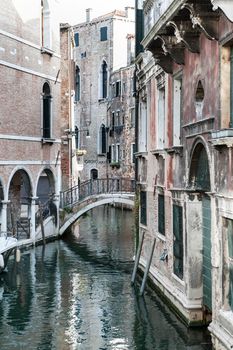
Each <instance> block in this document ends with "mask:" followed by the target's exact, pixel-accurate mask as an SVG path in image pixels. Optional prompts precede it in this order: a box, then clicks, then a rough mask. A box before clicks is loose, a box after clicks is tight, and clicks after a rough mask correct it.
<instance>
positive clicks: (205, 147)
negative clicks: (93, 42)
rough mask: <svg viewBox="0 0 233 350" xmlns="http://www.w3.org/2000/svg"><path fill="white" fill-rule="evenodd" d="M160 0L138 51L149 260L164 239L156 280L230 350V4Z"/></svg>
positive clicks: (147, 6) (152, 5) (143, 221)
mask: <svg viewBox="0 0 233 350" xmlns="http://www.w3.org/2000/svg"><path fill="white" fill-rule="evenodd" d="M223 3H224V1H223ZM225 3H226V2H225ZM157 5H158V4H157V1H149V0H148V1H145V2H144V9H143V10H144V16H145V36H144V39H143V41H142V43H143V46H144V48H145V49H147V50H148V51H149V52H148V51H147V52H144V53H141V54H139V55H138V57H137V77H138V101H139V108H138V113H139V120H138V126H139V127H138V134H139V139H138V153H137V159H138V183H139V188H140V199H141V202H140V223H139V226H140V236H142V232H143V231H145V239H144V243H143V250H142V256H141V260H140V262H141V267H145V265H146V262H147V260H148V258H149V255H150V251H151V245H152V242H153V241H154V239H155V240H156V241H155V249H154V252H153V259H152V264H151V268H150V278H151V279H152V280H153V282H154V284H155V285H156V286H157V287H158V288H160V290H161V291H162V292H163V293H164V295H165V296H166V297H167V299H168V300H169V301H170V302H171V304H172V305H173V307H174V308H175V309H176V311H177V312H178V313H179V314H180V315H181V317H183V318H184V319H185V320H186V322H187V323H188V324H189V325H198V324H209V329H210V331H211V334H212V338H213V344H214V347H215V348H216V349H219V350H220V349H230V348H231V347H232V345H233V336H232V335H233V331H232V317H233V308H232V283H233V280H232V272H231V271H232V237H233V231H232V218H233V216H232V214H233V212H232V210H231V207H232V184H231V182H232V164H231V158H232V157H231V147H232V130H231V127H232V107H231V106H232V95H231V94H232V67H233V66H232V58H231V55H232V54H230V53H232V39H233V24H232V22H231V21H230V15H229V16H227V11H224V8H222V9H221V6H220V2H219V6H220V8H217V7H216V8H214V9H213V4H212V2H211V1H210V0H206V1H197V2H196V1H170V2H169V1H164V2H162V3H161V4H160V8H159V10H158V7H157ZM231 6H232V5H231ZM232 11H233V7H231V9H230V12H229V14H230V13H232Z"/></svg>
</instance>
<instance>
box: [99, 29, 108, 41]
mask: <svg viewBox="0 0 233 350" xmlns="http://www.w3.org/2000/svg"><path fill="white" fill-rule="evenodd" d="M106 40H108V28H107V27H101V28H100V41H106Z"/></svg>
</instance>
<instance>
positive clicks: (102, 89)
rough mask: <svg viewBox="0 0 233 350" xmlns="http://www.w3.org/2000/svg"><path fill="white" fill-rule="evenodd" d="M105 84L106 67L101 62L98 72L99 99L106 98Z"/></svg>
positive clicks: (106, 76) (106, 77) (106, 79)
mask: <svg viewBox="0 0 233 350" xmlns="http://www.w3.org/2000/svg"><path fill="white" fill-rule="evenodd" d="M107 84H108V65H107V63H106V62H105V61H103V63H102V65H101V71H100V98H101V99H102V98H106V97H107V91H108V88H107Z"/></svg>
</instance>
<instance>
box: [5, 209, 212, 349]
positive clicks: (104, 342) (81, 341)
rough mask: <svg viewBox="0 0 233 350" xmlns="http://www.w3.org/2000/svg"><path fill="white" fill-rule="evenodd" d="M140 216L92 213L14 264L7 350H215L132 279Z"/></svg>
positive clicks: (8, 286)
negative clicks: (135, 223) (136, 219)
mask: <svg viewBox="0 0 233 350" xmlns="http://www.w3.org/2000/svg"><path fill="white" fill-rule="evenodd" d="M133 254H134V233H133V215H132V213H131V212H130V211H122V210H120V209H116V208H111V207H102V208H101V207H100V208H96V209H94V210H92V211H91V212H89V213H88V215H87V216H86V217H85V218H82V219H81V220H80V221H79V222H77V223H76V224H75V225H74V226H73V228H72V232H69V233H67V234H66V235H65V237H64V239H63V240H60V241H56V242H52V243H49V244H47V245H46V247H45V248H43V247H41V246H40V247H36V248H35V249H32V250H30V251H24V252H23V253H22V257H21V262H20V263H19V264H16V263H15V261H14V259H11V260H10V261H9V264H8V272H7V273H4V274H2V275H1V276H0V350H13V349H16V350H21V349H22V350H34V349H35V350H49V349H58V350H76V349H77V350H79V349H80V350H108V349H109V350H110V349H111V350H126V349H132V350H133V349H135V350H207V349H208V350H210V349H211V347H210V345H208V343H209V342H210V341H209V338H208V336H207V335H206V334H204V332H202V331H201V330H188V329H187V328H186V327H185V326H184V325H183V324H182V323H181V322H180V321H179V320H178V319H177V318H176V317H175V316H174V315H173V314H172V313H171V312H170V311H169V309H168V308H167V306H166V305H165V304H164V303H163V302H162V301H161V300H160V299H159V298H158V297H157V296H156V294H155V293H154V292H152V291H150V290H147V291H146V293H145V296H144V298H142V297H140V296H139V288H138V287H139V285H138V286H137V285H136V287H132V286H131V285H130V278H131V273H132V269H133V264H132V257H133Z"/></svg>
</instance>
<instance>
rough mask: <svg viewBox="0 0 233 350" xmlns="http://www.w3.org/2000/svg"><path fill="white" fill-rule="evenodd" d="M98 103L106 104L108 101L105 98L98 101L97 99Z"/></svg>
mask: <svg viewBox="0 0 233 350" xmlns="http://www.w3.org/2000/svg"><path fill="white" fill-rule="evenodd" d="M98 102H99V103H106V102H108V99H107V97H104V98H99V99H98Z"/></svg>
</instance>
